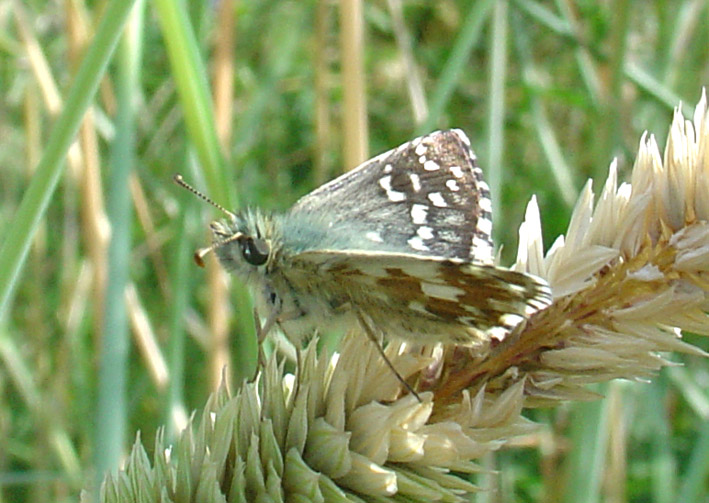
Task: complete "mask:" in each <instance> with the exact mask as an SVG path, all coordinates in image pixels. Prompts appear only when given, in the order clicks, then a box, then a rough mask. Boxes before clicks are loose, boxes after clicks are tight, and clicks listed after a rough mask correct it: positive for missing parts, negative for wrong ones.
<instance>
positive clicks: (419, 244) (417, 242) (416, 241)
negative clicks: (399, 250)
mask: <svg viewBox="0 0 709 503" xmlns="http://www.w3.org/2000/svg"><path fill="white" fill-rule="evenodd" d="M407 243H409V246H410V247H411V248H413V249H414V250H419V251H429V248H428V246H426V245H425V244H424V242H423V240H422V239H421V238H420V237H418V236H414V237H412V238H410V239H409V240H408V241H407Z"/></svg>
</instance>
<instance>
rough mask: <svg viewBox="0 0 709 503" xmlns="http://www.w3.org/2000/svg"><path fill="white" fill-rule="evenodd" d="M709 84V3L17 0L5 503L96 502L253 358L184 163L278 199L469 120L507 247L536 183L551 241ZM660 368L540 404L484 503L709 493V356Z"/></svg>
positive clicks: (4, 6) (246, 312) (1, 304)
mask: <svg viewBox="0 0 709 503" xmlns="http://www.w3.org/2000/svg"><path fill="white" fill-rule="evenodd" d="M707 82H709V2H708V1H706V0H700V1H697V0H686V1H676V2H673V1H668V0H647V1H643V0H635V1H629V0H626V1H603V2H591V1H579V2H569V1H564V0H557V1H544V2H534V1H523V0H519V1H511V0H510V1H497V2H493V1H490V0H487V1H475V0H438V1H435V2H433V1H430V2H426V1H422V0H420V1H403V2H402V1H401V0H386V1H385V0H378V1H368V2H364V3H359V2H353V1H351V0H343V1H342V2H334V1H333V2H328V1H324V0H323V1H319V2H318V1H313V0H301V1H295V0H293V1H268V0H262V1H258V2H247V1H233V0H221V1H212V2H205V1H189V2H188V1H171V0H155V1H153V2H148V3H142V2H134V1H129V0H107V1H88V2H86V1H83V0H66V1H64V2H44V1H39V0H28V1H22V2H21V1H19V0H0V91H1V92H2V96H3V99H2V102H0V145H1V148H0V166H2V169H1V170H0V198H1V199H0V201H2V202H1V203H0V222H1V225H2V226H3V229H4V231H3V233H2V239H1V240H0V502H5V501H7V502H49V501H58V502H64V501H67V502H68V501H77V499H78V494H79V491H80V490H81V489H82V488H86V487H92V486H95V484H96V483H97V481H98V480H100V478H101V473H103V472H104V471H105V470H106V469H109V468H112V467H115V466H116V465H117V463H119V462H120V459H121V456H122V455H123V454H125V452H126V450H127V448H128V447H129V445H130V444H131V443H132V441H133V440H134V438H135V435H136V432H138V431H140V432H141V433H140V434H141V440H142V441H143V443H144V444H145V445H146V447H147V448H148V449H149V450H150V446H151V445H152V443H153V439H154V436H155V433H156V429H157V428H158V427H159V426H161V425H165V426H166V427H167V431H168V435H172V434H173V433H174V431H175V429H176V428H179V427H180V425H183V424H184V421H185V418H186V417H187V416H189V414H190V411H192V410H193V409H195V408H199V407H202V406H203V405H204V402H205V400H206V397H207V395H208V393H209V392H210V391H211V390H213V389H214V387H215V386H216V383H217V382H218V381H219V379H220V376H221V373H222V369H223V368H224V365H227V378H228V379H229V381H230V383H231V385H232V387H233V385H234V383H236V382H238V381H239V379H240V378H242V377H243V376H248V375H251V372H252V370H253V365H254V354H255V341H254V337H253V321H252V317H251V308H250V306H249V304H248V296H247V294H246V293H245V292H244V291H243V288H241V285H239V284H237V282H232V283H231V285H228V284H227V283H225V281H224V277H223V275H222V274H221V272H220V271H219V269H218V268H216V267H214V264H213V261H212V260H209V261H208V262H209V265H208V267H207V269H205V270H203V269H199V268H197V267H195V266H194V264H193V263H192V262H191V254H192V251H193V250H194V249H195V248H196V247H198V246H201V245H204V244H205V243H207V242H208V239H209V238H208V234H207V232H206V229H207V227H206V225H207V222H208V221H209V220H210V219H211V218H214V217H215V216H217V215H216V212H214V211H213V209H212V208H210V207H208V206H207V205H205V204H204V203H201V202H200V201H199V200H197V199H196V198H195V197H193V196H191V195H190V194H189V193H187V192H186V191H184V190H182V189H179V188H178V187H176V186H175V185H174V184H173V183H172V181H171V178H172V176H173V174H174V173H176V172H180V173H182V174H183V175H184V177H185V179H187V180H188V181H190V182H191V183H193V185H195V186H196V187H198V188H200V189H202V190H204V191H205V192H206V193H208V194H209V195H210V196H212V197H213V198H214V199H215V200H217V201H218V202H220V203H222V204H224V205H225V206H227V207H229V208H232V209H233V208H238V207H244V206H247V205H257V206H260V207H262V208H266V209H270V210H283V209H286V208H287V207H288V206H290V204H292V203H293V202H294V201H295V200H296V199H297V198H298V197H299V196H301V195H303V194H305V193H306V192H308V191H309V190H311V189H312V188H314V187H316V186H317V185H319V184H320V183H322V182H324V181H326V180H328V179H329V178H331V177H333V176H335V175H337V174H338V173H340V172H342V171H343V169H345V168H350V167H353V166H354V165H356V164H357V163H358V162H359V161H361V160H363V159H365V158H366V156H368V155H374V154H377V153H380V152H382V151H384V150H388V149H389V148H393V147H395V146H397V145H399V144H400V143H402V142H404V141H407V140H409V139H411V138H413V137H414V136H416V135H418V134H420V133H424V132H429V131H431V130H434V129H437V128H446V127H458V128H461V129H463V130H465V131H466V132H467V134H468V135H469V137H470V138H471V140H472V143H473V146H474V148H475V149H476V152H477V154H478V157H479V159H480V163H481V165H482V167H483V170H484V171H485V173H486V177H487V180H488V182H489V183H490V185H491V188H492V192H493V198H494V199H493V204H494V211H495V238H496V242H497V244H498V245H504V249H503V262H504V263H505V264H509V263H510V262H511V261H512V260H513V257H514V252H515V249H516V234H517V228H518V226H519V223H520V222H521V220H522V217H523V215H524V208H525V205H526V204H527V202H528V200H529V198H530V197H531V196H532V195H533V194H536V195H537V197H538V198H539V203H540V207H541V210H542V217H543V221H544V227H543V228H544V233H545V241H546V244H547V246H548V245H549V244H550V243H551V242H552V241H553V239H554V238H555V237H556V236H557V235H558V234H561V233H563V232H564V231H565V227H566V225H567V223H568V218H569V215H570V212H571V209H572V207H573V204H574V201H575V198H576V195H577V193H578V191H579V189H580V188H581V187H582V186H583V184H584V183H585V181H586V180H587V179H588V178H589V177H591V178H593V179H594V180H595V188H596V192H598V188H599V187H600V186H601V185H602V182H603V181H604V179H605V174H606V173H607V169H608V165H609V163H610V161H611V160H612V159H613V157H617V158H618V160H619V163H620V172H621V177H624V176H627V174H628V173H629V170H630V169H631V167H632V162H633V158H634V153H635V151H636V150H637V146H638V143H639V140H640V136H641V134H642V133H643V131H645V130H648V131H650V132H651V133H653V134H655V135H656V136H657V138H658V142H659V143H660V145H664V139H665V136H666V132H667V129H668V127H669V124H670V120H671V118H672V113H673V107H675V106H677V105H678V104H679V102H680V100H681V101H682V103H683V104H684V107H685V108H683V110H684V111H685V114H686V115H687V116H688V117H689V116H691V110H692V109H693V106H694V104H695V103H696V101H697V100H698V99H699V96H700V93H701V88H702V85H704V84H706V83H707ZM707 197H709V195H708V196H707ZM109 237H112V239H110V240H109ZM686 338H687V340H689V341H690V342H693V343H695V344H697V345H699V346H700V347H703V348H704V349H707V348H709V344H707V342H706V341H704V340H702V339H700V338H698V337H694V336H692V335H691V334H687V335H686ZM668 357H669V358H670V359H671V360H673V361H677V362H682V363H683V364H684V366H681V367H680V366H678V367H673V368H671V369H666V370H665V371H663V373H662V374H661V375H659V376H658V378H657V379H655V380H654V381H653V382H652V383H651V384H647V383H644V384H635V383H612V384H610V385H608V386H606V387H603V388H599V389H598V391H601V392H603V393H604V394H605V395H606V396H607V397H608V398H607V399H605V400H603V401H599V402H597V403H591V404H583V405H578V404H568V405H565V406H562V407H559V408H558V409H555V410H541V411H529V412H528V413H527V415H528V416H529V417H531V418H533V419H534V420H537V421H539V422H541V423H543V424H544V426H543V427H542V428H541V429H540V432H539V434H537V435H533V436H530V437H529V438H524V439H520V440H519V441H516V442H515V448H510V449H505V450H503V451H502V452H501V453H498V454H497V455H496V456H495V457H494V458H492V457H491V458H490V459H485V460H483V462H484V464H485V465H486V466H488V467H490V468H496V469H499V470H500V473H499V474H498V475H495V476H491V477H487V478H485V479H481V480H480V481H479V482H480V483H481V484H484V485H485V486H486V487H491V488H494V489H495V490H494V491H491V492H487V493H483V494H480V495H476V496H475V501H490V502H496V501H499V502H512V501H530V502H532V501H534V502H537V501H549V502H552V501H553V502H557V501H559V502H562V501H563V502H567V501H568V502H571V501H573V502H578V501H588V502H593V501H607V502H623V501H629V502H674V501H682V502H685V501H708V499H707V498H709V481H708V479H709V477H708V471H709V466H708V465H709V452H707V451H708V450H709V423H708V422H707V419H706V418H707V416H708V415H709V401H707V391H706V390H707V383H708V381H709V374H708V373H707V369H708V368H709V366H707V363H706V362H705V361H701V360H699V359H692V358H687V357H682V356H679V355H669V356H668Z"/></svg>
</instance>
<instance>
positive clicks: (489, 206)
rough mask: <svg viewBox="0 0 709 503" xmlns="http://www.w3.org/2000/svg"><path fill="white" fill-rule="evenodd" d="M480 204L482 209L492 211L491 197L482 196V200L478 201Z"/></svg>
mask: <svg viewBox="0 0 709 503" xmlns="http://www.w3.org/2000/svg"><path fill="white" fill-rule="evenodd" d="M478 205H480V209H481V210H483V211H487V212H488V213H492V201H490V199H489V198H487V197H482V198H480V201H478Z"/></svg>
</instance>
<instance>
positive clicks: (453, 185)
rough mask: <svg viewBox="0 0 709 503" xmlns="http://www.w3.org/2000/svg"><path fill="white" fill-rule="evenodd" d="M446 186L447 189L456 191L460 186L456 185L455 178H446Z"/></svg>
mask: <svg viewBox="0 0 709 503" xmlns="http://www.w3.org/2000/svg"><path fill="white" fill-rule="evenodd" d="M446 187H448V190H452V191H453V192H458V191H459V190H460V187H458V182H456V181H455V180H446Z"/></svg>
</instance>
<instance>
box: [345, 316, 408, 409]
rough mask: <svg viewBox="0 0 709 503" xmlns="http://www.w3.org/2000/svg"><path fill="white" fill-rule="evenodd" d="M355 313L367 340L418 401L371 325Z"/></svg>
mask: <svg viewBox="0 0 709 503" xmlns="http://www.w3.org/2000/svg"><path fill="white" fill-rule="evenodd" d="M355 313H356V315H357V320H358V321H359V324H360V326H361V327H362V329H363V330H364V332H365V333H366V334H367V337H368V338H369V340H370V341H372V344H374V346H375V347H376V348H377V351H378V352H379V354H380V355H381V356H382V358H384V362H385V363H386V364H387V366H388V367H389V369H391V371H392V372H394V375H395V376H396V378H397V379H398V380H399V382H400V383H401V384H402V385H403V386H404V388H406V390H407V391H408V392H409V393H411V394H412V395H414V396H415V397H416V400H418V401H419V403H420V402H421V397H420V396H419V394H418V393H416V391H415V390H414V389H413V388H412V387H411V385H409V383H407V382H406V381H405V380H404V378H403V377H401V374H399V372H397V371H396V369H395V368H394V365H393V364H392V363H391V361H390V360H389V358H387V355H386V353H385V352H384V348H383V347H382V344H381V342H379V339H378V338H377V336H376V335H375V333H374V330H373V329H372V327H371V326H369V323H367V321H366V320H365V319H364V317H363V316H362V313H360V312H359V311H355Z"/></svg>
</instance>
